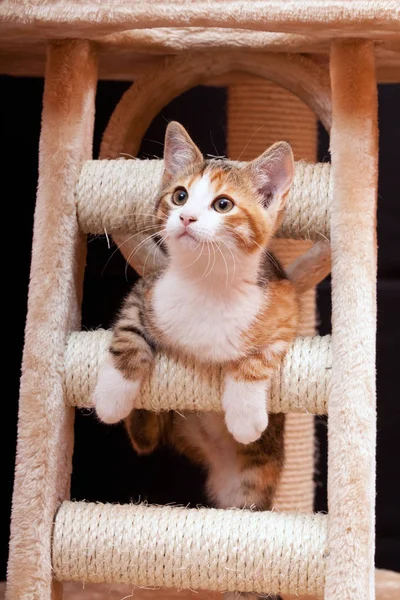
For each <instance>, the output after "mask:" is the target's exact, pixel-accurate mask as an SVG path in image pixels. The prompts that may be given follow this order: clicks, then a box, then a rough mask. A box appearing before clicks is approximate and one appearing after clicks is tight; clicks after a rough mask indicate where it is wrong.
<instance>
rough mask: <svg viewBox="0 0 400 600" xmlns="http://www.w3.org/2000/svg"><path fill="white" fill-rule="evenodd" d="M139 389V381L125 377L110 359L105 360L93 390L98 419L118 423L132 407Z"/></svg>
mask: <svg viewBox="0 0 400 600" xmlns="http://www.w3.org/2000/svg"><path fill="white" fill-rule="evenodd" d="M139 389H140V381H129V380H128V379H125V377H124V376H123V375H122V373H121V372H120V371H118V369H116V368H115V367H114V365H113V364H112V362H111V360H107V361H106V362H105V363H104V364H103V365H102V367H101V368H100V372H99V376H98V378H97V383H96V387H95V390H94V392H93V403H94V406H95V409H96V413H97V416H98V417H99V419H100V421H103V423H118V421H121V420H122V419H124V418H125V417H127V416H128V415H129V414H130V412H131V411H132V409H133V405H134V401H135V398H136V396H137V395H138V392H139Z"/></svg>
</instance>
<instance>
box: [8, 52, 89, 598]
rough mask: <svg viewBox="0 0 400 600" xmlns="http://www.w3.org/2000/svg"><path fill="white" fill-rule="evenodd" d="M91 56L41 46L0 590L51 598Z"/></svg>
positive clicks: (67, 437)
mask: <svg viewBox="0 0 400 600" xmlns="http://www.w3.org/2000/svg"><path fill="white" fill-rule="evenodd" d="M96 83H97V70H96V58H95V55H94V54H93V52H92V49H91V45H90V44H89V43H88V42H85V41H74V42H61V43H55V44H53V45H52V46H50V47H49V49H48V56H47V66H46V84H45V90H44V97H43V115H42V131H41V136H40V161H39V186H38V194H37V203H36V212H35V229H34V235H33V252H32V264H31V280H30V286H29V300H28V316H27V322H26V330H25V348H24V356H23V362H22V378H21V392H20V403H19V415H18V446H17V465H16V469H15V483H14V500H13V507H12V522H11V542H10V559H9V563H8V586H7V598H8V599H10V600H17V599H25V598H26V599H27V598H32V599H35V600H36V599H37V600H39V599H40V600H50V599H51V600H53V599H55V598H59V597H61V595H60V594H61V591H60V589H59V587H60V586H59V585H58V584H56V583H53V571H52V566H51V535H52V527H53V519H54V515H55V512H56V510H57V509H58V507H59V505H60V502H61V501H62V500H65V499H66V498H68V497H69V485H70V474H71V469H72V464H71V461H72V451H73V423H74V413H73V411H72V410H71V409H70V408H69V407H67V406H66V404H65V402H64V397H63V369H64V348H65V344H66V341H67V339H68V335H69V334H70V333H71V331H73V330H76V329H77V328H79V326H80V301H81V295H82V281H83V268H84V261H85V254H86V252H85V250H86V245H85V239H84V237H83V235H82V234H81V232H80V230H79V228H78V222H77V218H76V212H75V206H74V190H75V186H76V182H77V180H78V177H79V172H80V169H81V167H82V163H83V161H84V160H87V159H89V158H90V157H91V152H92V136H93V123H94V97H95V90H96Z"/></svg>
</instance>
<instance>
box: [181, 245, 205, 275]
mask: <svg viewBox="0 0 400 600" xmlns="http://www.w3.org/2000/svg"><path fill="white" fill-rule="evenodd" d="M200 244H201V242H199V243H198V244H197V246H195V247H194V249H195V250H197V248H199V246H200ZM203 247H204V241H203V242H202V247H201V250H200V252H199V254H198V255H197V258H196V259H195V260H194V261H193V262H192V263H190V265H185V266H184V267H181V269H189V268H190V267H192V266H193V265H194V264H196V263H197V261H198V260H199V259H200V257H201V255H202V252H203Z"/></svg>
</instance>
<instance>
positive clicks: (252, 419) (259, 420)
mask: <svg viewBox="0 0 400 600" xmlns="http://www.w3.org/2000/svg"><path fill="white" fill-rule="evenodd" d="M225 422H226V426H227V428H228V431H230V432H231V434H232V435H233V437H234V438H235V440H236V441H238V442H240V443H241V444H251V443H252V442H255V441H257V440H258V439H259V438H260V437H261V434H262V432H263V431H265V429H266V428H267V426H268V413H267V411H266V410H265V409H264V410H259V411H257V412H252V413H251V414H249V413H248V412H247V413H245V411H243V412H242V411H240V410H234V409H232V410H227V411H226V412H225Z"/></svg>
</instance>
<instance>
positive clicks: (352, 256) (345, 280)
mask: <svg viewBox="0 0 400 600" xmlns="http://www.w3.org/2000/svg"><path fill="white" fill-rule="evenodd" d="M330 69H331V84H332V100H333V114H332V118H333V123H332V133H331V152H332V175H333V204H332V227H331V243H332V354H333V356H332V383H331V391H330V397H329V403H328V411H329V416H328V418H329V430H328V431H329V454H328V504H329V521H328V522H329V533H328V540H329V558H328V564H327V573H326V591H325V598H326V599H327V600H339V599H340V600H353V599H354V598H357V600H372V599H373V598H374V597H375V593H374V570H373V567H374V509H375V442H376V406H375V405H376V402H375V334H376V197H377V177H378V164H377V163H378V160H377V153H378V143H377V138H378V128H377V91H376V79H375V65H374V47H373V43H372V42H369V41H361V40H360V41H337V42H334V43H333V44H332V47H331V65H330Z"/></svg>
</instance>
